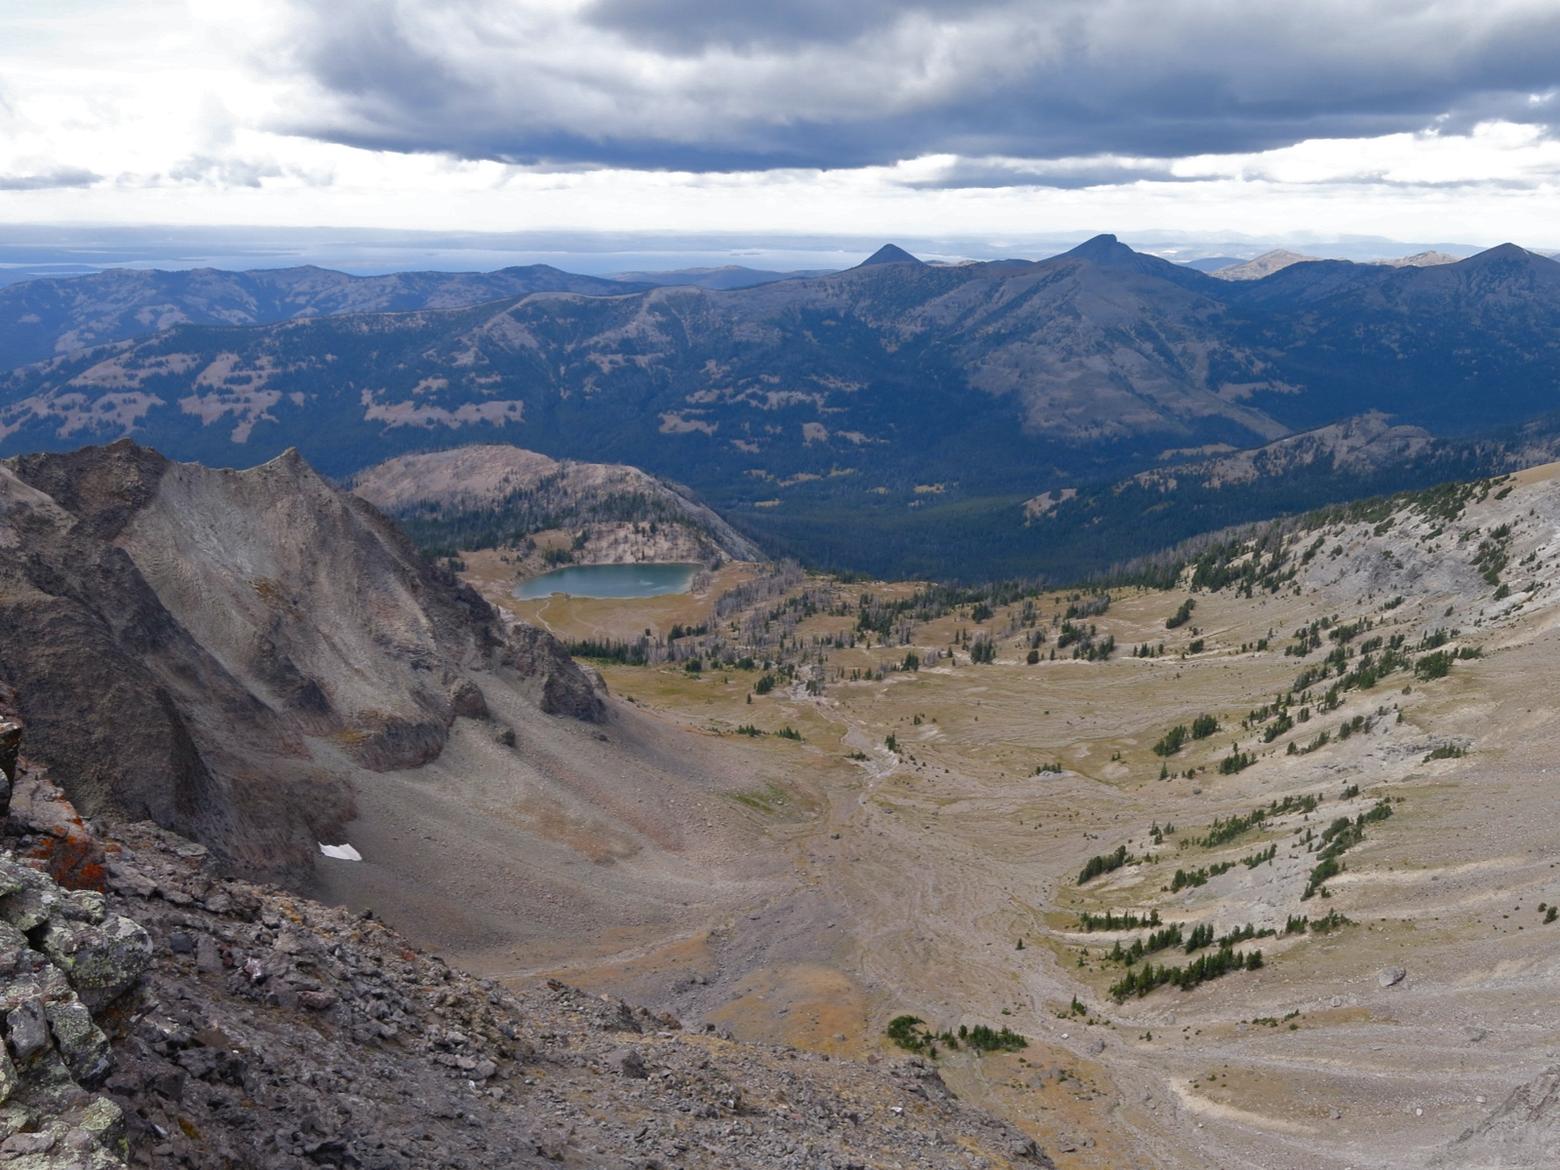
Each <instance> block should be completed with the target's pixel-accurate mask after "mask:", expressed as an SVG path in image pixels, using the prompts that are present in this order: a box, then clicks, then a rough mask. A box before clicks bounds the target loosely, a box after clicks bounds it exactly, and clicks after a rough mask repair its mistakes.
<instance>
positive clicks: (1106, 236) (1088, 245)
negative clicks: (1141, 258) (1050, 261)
mask: <svg viewBox="0 0 1560 1170" xmlns="http://www.w3.org/2000/svg"><path fill="white" fill-rule="evenodd" d="M1062 255H1064V256H1071V257H1072V258H1073V259H1075V260H1092V261H1093V262H1094V263H1095V264H1108V263H1110V262H1111V261H1113V260H1115V261H1120V260H1122V259H1124V258H1125V257H1128V256H1133V255H1136V253H1134V252H1133V251H1132V249H1131V248H1129V247H1127V246H1126V245H1125V244H1123V243H1122V242H1121V241H1120V240H1118V239H1117V238H1116V237H1115V236H1113V235H1111V234H1110V233H1109V232H1105V233H1103V234H1101V235H1098V236H1095V237H1094V238H1093V239H1090V240H1085V241H1083V243H1081V244H1079V245H1078V246H1077V247H1076V248H1074V249H1072V251H1070V252H1063V253H1062Z"/></svg>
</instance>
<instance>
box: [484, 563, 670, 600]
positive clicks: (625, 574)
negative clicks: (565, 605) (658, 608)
mask: <svg viewBox="0 0 1560 1170" xmlns="http://www.w3.org/2000/svg"><path fill="white" fill-rule="evenodd" d="M698 569H699V566H698V565H570V566H569V567H568V568H566V569H554V570H553V571H552V572H551V573H543V574H542V575H541V576H540V577H532V578H531V579H530V580H529V581H522V582H520V584H518V585H516V586H515V596H516V597H518V598H520V600H522V601H526V600H529V599H531V598H534V597H549V596H551V595H552V594H554V593H567V594H568V595H569V596H570V597H659V596H661V595H662V594H663V593H686V592H688V587H689V586H690V585H691V584H693V575H694V573H696V572H698Z"/></svg>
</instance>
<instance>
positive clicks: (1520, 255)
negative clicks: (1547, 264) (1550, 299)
mask: <svg viewBox="0 0 1560 1170" xmlns="http://www.w3.org/2000/svg"><path fill="white" fill-rule="evenodd" d="M1542 259H1544V257H1542V256H1540V255H1539V254H1538V253H1537V252H1529V251H1528V250H1527V249H1526V248H1523V247H1519V246H1518V245H1516V244H1510V243H1508V244H1496V245H1495V246H1494V247H1493V248H1486V249H1485V250H1484V251H1482V252H1477V253H1475V254H1474V255H1472V256H1469V257H1468V258H1467V259H1466V260H1463V261H1461V262H1460V264H1459V265H1458V266H1459V267H1462V268H1487V267H1489V266H1490V265H1492V264H1502V263H1504V264H1510V263H1512V262H1514V261H1516V262H1521V263H1532V262H1533V261H1535V260H1542Z"/></svg>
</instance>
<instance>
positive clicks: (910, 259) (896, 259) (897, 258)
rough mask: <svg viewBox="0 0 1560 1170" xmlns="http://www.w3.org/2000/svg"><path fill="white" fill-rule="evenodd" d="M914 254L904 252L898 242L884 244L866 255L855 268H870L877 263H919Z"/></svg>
mask: <svg viewBox="0 0 1560 1170" xmlns="http://www.w3.org/2000/svg"><path fill="white" fill-rule="evenodd" d="M920 263H921V261H920V260H917V259H916V258H915V257H914V256H912V255H910V253H909V252H906V251H905V250H904V249H903V248H901V247H900V246H899V245H898V244H884V245H883V246H882V247H881V248H879V249H878V250H877V251H876V252H874V253H872V255H870V256H868V257H867V258H866V259H865V260H863V261H862V262H861V263H860V264H858V265H856V267H857V268H871V267H873V266H874V265H877V264H917V265H918V264H920Z"/></svg>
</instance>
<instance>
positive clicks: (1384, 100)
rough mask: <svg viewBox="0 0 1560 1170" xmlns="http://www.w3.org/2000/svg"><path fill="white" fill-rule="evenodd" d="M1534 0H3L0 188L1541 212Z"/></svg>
mask: <svg viewBox="0 0 1560 1170" xmlns="http://www.w3.org/2000/svg"><path fill="white" fill-rule="evenodd" d="M1557 91H1560V3H1557V2H1556V0H1437V2H1436V3H1428V2H1426V0H1415V2H1405V0H1348V2H1333V0H1289V2H1287V3H1282V4H1277V3H1267V2H1265V0H1028V2H1022V3H1014V2H1008V0H763V2H760V0H312V2H311V0H139V2H138V3H136V4H127V3H124V2H123V0H0V222H9V223H68V222H108V223H158V224H184V225H190V224H267V225H353V226H364V227H387V228H388V227H393V228H431V229H441V230H447V229H476V230H495V231H507V230H536V229H544V228H573V229H603V230H605V229H611V230H614V231H633V230H663V229H664V230H677V231H807V232H830V231H834V232H841V233H856V234H859V233H868V234H871V235H877V236H891V235H896V234H898V235H906V236H918V235H919V236H926V235H932V234H944V235H958V234H963V235H975V236H990V237H1000V236H1003V235H1015V234H1036V233H1052V232H1065V231H1068V230H1071V229H1074V228H1079V229H1082V228H1087V229H1090V230H1093V229H1096V228H1102V227H1110V228H1114V229H1116V230H1119V231H1122V232H1123V233H1131V232H1132V231H1135V230H1143V229H1150V228H1161V229H1167V230H1171V231H1184V232H1189V233H1210V232H1218V231H1222V230H1232V231H1240V232H1245V233H1249V234H1253V235H1280V234H1284V233H1288V232H1291V231H1295V230H1311V231H1314V232H1317V233H1320V234H1325V235H1342V234H1347V233H1369V234H1377V235H1385V236H1391V237H1394V238H1398V239H1421V240H1425V239H1428V240H1461V241H1467V242H1470V243H1493V242H1498V241H1500V240H1504V239H1516V240H1518V241H1519V242H1523V243H1526V244H1529V245H1530V246H1543V247H1548V248H1553V247H1560V215H1557V212H1560V202H1557V199H1556V196H1557V195H1560V140H1557V139H1556V138H1555V137H1554V129H1555V127H1556V125H1557V124H1560V96H1557Z"/></svg>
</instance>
